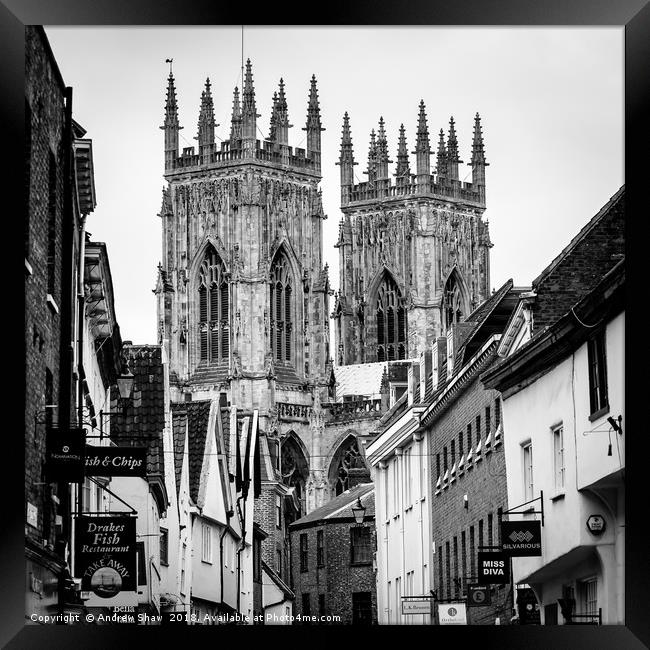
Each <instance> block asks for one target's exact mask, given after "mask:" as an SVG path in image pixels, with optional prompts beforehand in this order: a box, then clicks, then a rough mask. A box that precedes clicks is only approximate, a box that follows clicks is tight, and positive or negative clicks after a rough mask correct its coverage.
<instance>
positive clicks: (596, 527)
mask: <svg viewBox="0 0 650 650" xmlns="http://www.w3.org/2000/svg"><path fill="white" fill-rule="evenodd" d="M605 528H607V524H606V522H605V517H603V516H602V515H589V517H588V518H587V530H588V531H589V532H590V533H592V534H593V535H602V534H603V533H604V532H605Z"/></svg>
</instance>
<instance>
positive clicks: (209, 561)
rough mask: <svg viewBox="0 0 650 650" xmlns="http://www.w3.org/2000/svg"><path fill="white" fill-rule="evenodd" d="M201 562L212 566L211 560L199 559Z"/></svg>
mask: <svg viewBox="0 0 650 650" xmlns="http://www.w3.org/2000/svg"><path fill="white" fill-rule="evenodd" d="M201 562H202V563H203V564H212V560H204V559H203V558H201Z"/></svg>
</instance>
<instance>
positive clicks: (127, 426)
mask: <svg viewBox="0 0 650 650" xmlns="http://www.w3.org/2000/svg"><path fill="white" fill-rule="evenodd" d="M122 349H123V353H124V356H125V358H126V361H127V364H128V368H129V370H130V372H131V373H132V374H133V376H134V380H133V390H132V399H131V400H129V401H127V402H126V409H123V408H122V406H121V404H119V403H118V401H117V399H114V400H113V401H112V402H111V411H112V412H113V413H115V415H113V416H111V438H113V439H114V440H115V442H117V443H118V444H129V443H130V444H133V445H136V446H139V445H143V446H146V447H147V474H150V475H151V474H158V475H161V476H162V475H164V468H163V465H164V455H163V439H162V434H163V429H164V428H165V391H164V385H163V365H162V350H161V348H160V346H159V345H128V344H127V345H124V346H123V348H122ZM112 397H113V398H116V397H117V394H116V393H113V395H112Z"/></svg>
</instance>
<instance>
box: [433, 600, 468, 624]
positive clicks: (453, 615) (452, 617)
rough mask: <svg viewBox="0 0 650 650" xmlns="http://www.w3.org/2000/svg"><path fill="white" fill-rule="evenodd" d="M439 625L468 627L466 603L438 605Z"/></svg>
mask: <svg viewBox="0 0 650 650" xmlns="http://www.w3.org/2000/svg"><path fill="white" fill-rule="evenodd" d="M438 623H439V624H440V625H467V609H466V607H465V603H444V604H443V603H438Z"/></svg>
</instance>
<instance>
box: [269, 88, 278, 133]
mask: <svg viewBox="0 0 650 650" xmlns="http://www.w3.org/2000/svg"><path fill="white" fill-rule="evenodd" d="M277 135H278V93H277V92H274V93H273V103H272V105H271V122H270V124H269V140H270V141H271V142H275V139H276V138H277Z"/></svg>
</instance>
